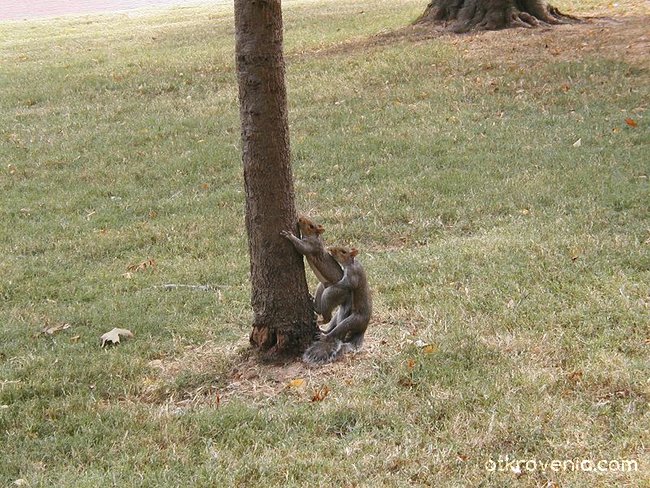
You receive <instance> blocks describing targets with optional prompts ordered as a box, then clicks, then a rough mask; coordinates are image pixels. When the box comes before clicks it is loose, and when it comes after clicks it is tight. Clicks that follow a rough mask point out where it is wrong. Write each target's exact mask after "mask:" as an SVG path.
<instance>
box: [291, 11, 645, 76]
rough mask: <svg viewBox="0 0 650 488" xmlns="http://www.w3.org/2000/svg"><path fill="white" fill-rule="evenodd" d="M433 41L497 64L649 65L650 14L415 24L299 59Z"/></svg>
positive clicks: (311, 53) (309, 54) (302, 54)
mask: <svg viewBox="0 0 650 488" xmlns="http://www.w3.org/2000/svg"><path fill="white" fill-rule="evenodd" d="M431 39H440V40H441V41H443V42H446V43H449V44H452V45H454V46H458V47H459V48H460V49H462V50H463V51H464V52H465V54H466V55H467V56H468V57H470V58H482V59H485V58H488V57H489V59H491V60H494V61H496V62H516V63H520V62H521V61H522V59H530V56H533V57H534V58H535V59H539V60H541V59H540V58H542V59H543V58H547V59H563V60H570V59H573V60H575V59H580V58H581V57H584V56H585V55H597V56H600V57H603V58H609V59H618V60H623V61H626V62H630V63H634V64H637V65H642V66H644V67H647V66H649V65H650V16H648V15H638V16H624V17H592V18H586V19H583V21H582V22H580V23H576V24H566V25H558V26H553V27H538V28H531V29H505V30H498V31H480V32H470V33H467V34H452V33H450V32H449V30H448V29H447V28H446V27H445V26H443V25H440V24H435V25H433V24H428V25H423V24H416V25H410V26H406V27H404V28H402V29H398V30H395V31H391V32H386V33H382V34H379V35H376V36H373V37H370V38H365V39H358V40H353V41H349V42H346V43H342V44H339V45H337V46H334V47H330V48H326V49H322V50H319V51H314V52H304V53H301V54H300V56H324V55H337V54H347V53H353V52H356V51H365V50H372V49H375V48H378V47H382V46H387V45H392V44H396V43H400V42H412V43H422V42H427V41H429V40H431Z"/></svg>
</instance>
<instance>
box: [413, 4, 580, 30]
mask: <svg viewBox="0 0 650 488" xmlns="http://www.w3.org/2000/svg"><path fill="white" fill-rule="evenodd" d="M423 22H445V25H447V22H450V23H451V27H450V28H451V30H452V31H454V32H456V33H463V32H469V31H472V30H498V29H506V28H511V27H521V28H526V29H530V28H533V27H550V26H553V25H560V24H568V23H576V22H580V19H578V18H576V17H573V16H571V15H567V14H564V13H562V12H560V11H559V10H558V9H557V8H556V7H554V6H552V5H547V4H545V3H544V2H543V0H433V1H431V2H430V3H429V5H428V6H427V8H426V9H425V11H424V13H423V14H422V16H421V17H420V18H419V19H418V20H416V22H415V23H423Z"/></svg>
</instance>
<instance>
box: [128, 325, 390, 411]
mask: <svg viewBox="0 0 650 488" xmlns="http://www.w3.org/2000/svg"><path fill="white" fill-rule="evenodd" d="M378 329H379V327H378ZM386 347H388V346H387V343H386V341H385V340H384V339H382V338H381V337H377V336H376V335H375V334H373V333H372V332H371V333H369V334H367V335H366V340H365V342H364V345H363V348H362V350H361V351H359V352H358V353H356V354H346V355H345V356H343V357H342V358H341V359H340V360H339V361H337V362H335V363H332V364H327V365H325V366H320V367H310V366H308V365H306V364H305V363H303V362H302V361H300V360H296V361H294V362H290V363H286V364H283V365H272V364H263V363H260V362H259V361H258V359H257V358H256V357H255V356H254V355H251V354H250V352H249V350H248V344H247V342H244V341H242V342H240V343H238V344H233V345H231V346H229V347H227V348H224V347H223V346H221V347H220V346H218V345H217V344H215V343H214V342H212V341H207V342H205V343H204V344H201V345H200V346H192V347H187V348H186V350H185V352H184V353H183V354H182V355H180V356H178V357H175V358H169V359H156V360H154V361H151V362H150V363H149V366H150V368H151V370H152V374H151V375H149V377H148V378H147V379H146V380H145V384H144V388H143V390H142V393H141V395H140V396H139V399H138V400H139V401H143V402H145V403H149V404H152V405H156V406H158V407H160V409H161V411H162V412H163V413H177V412H180V411H183V410H185V409H188V408H196V407H201V406H213V407H218V406H219V404H221V403H222V402H226V401H228V400H230V399H231V398H239V399H245V400H247V401H250V402H253V403H264V402H268V401H273V399H274V398H275V397H277V396H279V395H285V394H286V395H291V396H293V397H295V398H296V400H297V401H307V402H308V401H317V400H319V399H323V398H319V397H318V395H319V394H320V395H323V392H324V391H326V392H329V387H328V382H330V381H331V380H332V379H333V378H336V380H337V382H340V381H341V380H343V382H344V383H347V384H349V385H353V384H355V383H357V382H358V381H360V380H361V379H362V378H365V377H366V376H368V375H370V374H372V364H373V358H377V357H379V356H382V357H386V351H385V348H386ZM392 349H395V348H392ZM224 360H225V361H226V362H227V367H226V368H224ZM188 374H189V375H192V376H194V377H198V378H204V380H203V381H200V382H199V384H195V385H193V386H191V387H189V388H179V387H178V386H175V385H174V382H175V380H176V379H177V378H179V377H180V376H181V375H188ZM327 394H328V393H325V395H327Z"/></svg>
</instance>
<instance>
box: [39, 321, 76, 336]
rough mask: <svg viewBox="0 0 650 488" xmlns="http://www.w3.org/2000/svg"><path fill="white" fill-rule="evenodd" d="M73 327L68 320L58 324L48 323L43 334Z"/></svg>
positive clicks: (51, 333) (50, 333)
mask: <svg viewBox="0 0 650 488" xmlns="http://www.w3.org/2000/svg"><path fill="white" fill-rule="evenodd" d="M70 327H72V326H71V325H70V324H68V323H67V322H63V323H61V324H56V325H46V326H45V327H43V330H42V331H41V332H42V333H43V334H47V335H54V334H56V333H57V332H61V331H62V330H66V329H69V328H70Z"/></svg>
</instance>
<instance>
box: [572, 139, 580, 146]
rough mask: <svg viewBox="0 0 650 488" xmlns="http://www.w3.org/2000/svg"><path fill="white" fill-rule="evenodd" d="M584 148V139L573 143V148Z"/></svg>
mask: <svg viewBox="0 0 650 488" xmlns="http://www.w3.org/2000/svg"><path fill="white" fill-rule="evenodd" d="M580 146H582V138H580V139H578V140H577V141H576V142H574V143H573V147H580Z"/></svg>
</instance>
